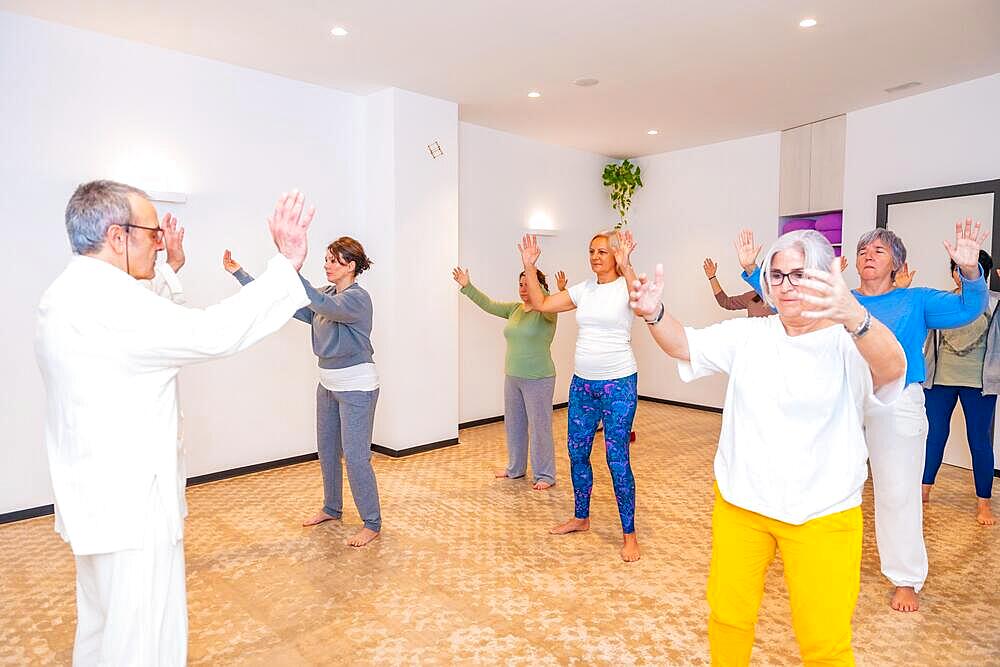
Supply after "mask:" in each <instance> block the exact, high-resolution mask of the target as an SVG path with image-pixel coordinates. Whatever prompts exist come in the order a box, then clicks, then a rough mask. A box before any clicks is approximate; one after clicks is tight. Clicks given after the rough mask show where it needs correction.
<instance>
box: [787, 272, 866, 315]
mask: <svg viewBox="0 0 1000 667" xmlns="http://www.w3.org/2000/svg"><path fill="white" fill-rule="evenodd" d="M805 275H806V277H805V278H803V279H802V280H801V281H800V282H799V285H798V286H799V292H800V296H801V297H802V300H803V301H805V302H806V303H808V304H810V305H811V306H812V307H811V308H809V309H804V310H803V311H802V316H803V317H806V318H809V319H813V320H819V319H830V320H833V321H834V322H837V323H838V324H843V325H844V326H845V327H847V329H848V330H849V331H854V330H855V329H857V328H858V327H859V326H860V325H861V323H862V322H863V321H864V319H865V309H864V308H863V307H862V305H861V304H860V303H858V300H857V299H855V298H854V295H853V294H851V290H850V289H849V288H848V287H847V283H845V282H844V277H843V275H842V274H841V273H840V260H839V259H837V258H834V260H833V261H832V262H830V270H829V272H827V271H820V270H819V269H806V270H805ZM806 290H811V291H812V292H815V294H810V293H809V292H808V291H806Z"/></svg>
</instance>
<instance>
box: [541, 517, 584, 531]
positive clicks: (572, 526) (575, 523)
mask: <svg viewBox="0 0 1000 667" xmlns="http://www.w3.org/2000/svg"><path fill="white" fill-rule="evenodd" d="M585 530H590V519H577V518H573V519H570V520H569V521H567V522H566V523H561V524H559V525H558V526H556V527H555V528H549V532H550V533H551V534H553V535H568V534H569V533H582V532H583V531H585Z"/></svg>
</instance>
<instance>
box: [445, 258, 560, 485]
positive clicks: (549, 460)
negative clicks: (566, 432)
mask: <svg viewBox="0 0 1000 667" xmlns="http://www.w3.org/2000/svg"><path fill="white" fill-rule="evenodd" d="M452 277H453V278H454V279H455V282H456V283H458V284H459V285H461V286H462V290H461V291H462V294H464V295H465V296H467V297H469V299H470V300H471V301H472V302H473V303H474V304H476V305H477V306H479V307H480V308H482V309H483V310H485V311H486V312H487V313H489V314H490V315H496V316H497V317H502V318H504V319H506V320H507V325H506V326H505V327H504V329H503V335H504V338H506V339H507V354H506V359H505V363H504V372H505V374H506V377H505V380H504V425H505V426H506V429H507V468H506V469H505V470H497V471H496V476H497V477H509V478H510V479H517V478H520V477H524V475H525V473H526V471H527V467H528V441H529V439H530V441H531V473H532V477H533V479H534V485H533V486H532V488H533V489H536V490H539V491H541V490H544V489H547V488H549V487H550V486H552V485H553V484H555V483H556V464H555V454H554V452H553V447H552V394H553V392H554V391H555V386H556V367H555V364H553V363H552V354H551V352H550V348H551V346H552V339H553V337H554V336H555V334H556V318H557V315H555V314H554V313H540V312H538V311H537V310H534V309H533V308H532V307H531V305H530V304H529V303H528V290H527V287H526V285H525V282H524V272H523V271H522V272H521V276H520V280H519V283H518V288H519V289H518V291H519V293H520V296H521V300H520V301H511V302H500V301H493V300H492V299H490V297H488V296H486V295H485V294H483V293H482V292H480V291H479V290H478V289H476V287H475V286H474V285H473V284H472V282H471V281H470V280H469V271H468V270H467V269H462V268H461V267H455V269H454V270H453V271H452ZM556 279H557V281H558V284H559V289H560V290H562V289H564V288H565V286H566V276H565V275H563V273H562V272H561V271H560V272H559V273H558V274H557V275H556ZM538 281H539V282H540V283H541V284H542V287H543V288H545V289H548V286H547V284H546V282H545V274H544V273H542V272H541V271H539V272H538Z"/></svg>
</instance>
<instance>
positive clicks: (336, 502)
mask: <svg viewBox="0 0 1000 667" xmlns="http://www.w3.org/2000/svg"><path fill="white" fill-rule="evenodd" d="M377 402H378V389H376V390H375V391H329V390H328V389H326V388H325V387H324V386H323V385H318V386H317V387H316V448H317V450H318V451H319V463H320V467H321V468H322V470H323V511H324V512H326V513H327V514H329V515H330V516H333V517H337V518H338V519H339V518H340V517H341V515H342V514H343V513H344V473H343V469H342V467H341V463H340V459H341V457H343V458H344V459H346V460H347V481H348V482H349V483H350V485H351V495H353V496H354V504H355V506H356V507H357V508H358V514H360V515H361V520H362V521H364V522H365V527H366V528H370V529H371V530H374V531H375V532H378V531H379V530H381V529H382V513H381V510H380V509H379V502H378V485H377V484H376V483H375V471H374V470H372V462H371V461H372V427H373V426H374V424H375V404H376V403H377Z"/></svg>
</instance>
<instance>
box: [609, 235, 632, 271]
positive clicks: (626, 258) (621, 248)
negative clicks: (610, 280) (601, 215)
mask: <svg viewBox="0 0 1000 667" xmlns="http://www.w3.org/2000/svg"><path fill="white" fill-rule="evenodd" d="M615 236H616V238H617V241H618V243H616V244H614V247H613V248H612V249H611V251H612V252H613V253H614V255H615V262H616V263H617V264H618V268H619V269H622V268H624V267H626V266H630V265H631V263H632V251H633V250H635V246H636V243H635V239H633V238H632V232H631V231H630V230H628V229H624V230H623V229H619V230H618V232H617V233H616V234H615Z"/></svg>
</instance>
